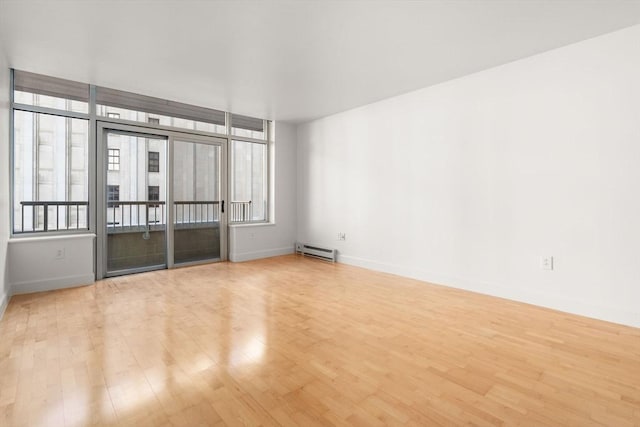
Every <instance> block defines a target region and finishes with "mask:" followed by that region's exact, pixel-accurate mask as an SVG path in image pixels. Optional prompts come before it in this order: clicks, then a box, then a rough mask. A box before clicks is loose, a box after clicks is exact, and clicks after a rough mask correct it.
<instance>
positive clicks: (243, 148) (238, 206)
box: [229, 140, 267, 222]
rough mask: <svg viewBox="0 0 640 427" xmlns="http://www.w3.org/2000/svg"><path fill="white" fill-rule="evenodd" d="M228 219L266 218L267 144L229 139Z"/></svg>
mask: <svg viewBox="0 0 640 427" xmlns="http://www.w3.org/2000/svg"><path fill="white" fill-rule="evenodd" d="M229 215H230V221H231V222H250V221H266V220H267V144H266V143H259V142H247V141H237V140H234V141H231V201H230V205H229Z"/></svg>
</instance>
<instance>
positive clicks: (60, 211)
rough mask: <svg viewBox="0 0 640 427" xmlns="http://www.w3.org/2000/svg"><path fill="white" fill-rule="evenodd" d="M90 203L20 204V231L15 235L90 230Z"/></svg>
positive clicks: (40, 202)
mask: <svg viewBox="0 0 640 427" xmlns="http://www.w3.org/2000/svg"><path fill="white" fill-rule="evenodd" d="M88 229H89V202H61V201H49V200H47V201H35V202H32V201H23V202H20V230H19V231H18V230H15V229H14V232H15V233H34V232H43V231H45V232H46V231H63V230H88Z"/></svg>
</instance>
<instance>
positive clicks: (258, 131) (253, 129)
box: [231, 114, 266, 139]
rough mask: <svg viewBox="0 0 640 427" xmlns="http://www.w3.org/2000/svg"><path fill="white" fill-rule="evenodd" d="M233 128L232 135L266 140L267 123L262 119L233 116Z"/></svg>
mask: <svg viewBox="0 0 640 427" xmlns="http://www.w3.org/2000/svg"><path fill="white" fill-rule="evenodd" d="M231 126H232V127H231V135H233V136H240V137H246V138H254V139H266V138H265V135H266V133H265V121H264V120H262V119H256V118H253V117H247V116H240V115H238V114H233V115H232V116H231Z"/></svg>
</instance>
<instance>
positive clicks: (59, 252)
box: [56, 248, 64, 259]
mask: <svg viewBox="0 0 640 427" xmlns="http://www.w3.org/2000/svg"><path fill="white" fill-rule="evenodd" d="M56 259H64V248H58V249H56Z"/></svg>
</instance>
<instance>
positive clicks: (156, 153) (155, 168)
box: [147, 151, 160, 173]
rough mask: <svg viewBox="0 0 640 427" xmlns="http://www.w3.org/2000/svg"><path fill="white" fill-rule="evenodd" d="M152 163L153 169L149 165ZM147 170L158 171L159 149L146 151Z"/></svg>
mask: <svg viewBox="0 0 640 427" xmlns="http://www.w3.org/2000/svg"><path fill="white" fill-rule="evenodd" d="M152 154H153V156H152ZM152 157H153V158H152ZM152 162H153V163H152ZM152 165H153V169H152V167H151V166H152ZM147 172H151V173H158V172H160V152H159V151H148V152H147Z"/></svg>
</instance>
